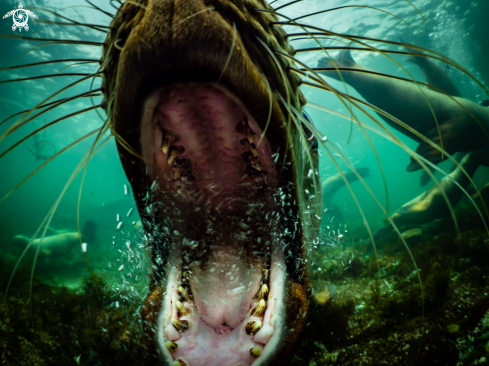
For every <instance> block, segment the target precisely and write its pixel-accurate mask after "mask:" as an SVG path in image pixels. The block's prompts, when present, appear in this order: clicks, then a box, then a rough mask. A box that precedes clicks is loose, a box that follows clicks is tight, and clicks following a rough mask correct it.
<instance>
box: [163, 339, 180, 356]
mask: <svg viewBox="0 0 489 366" xmlns="http://www.w3.org/2000/svg"><path fill="white" fill-rule="evenodd" d="M165 347H166V348H167V349H168V351H170V352H171V353H173V352H176V351H177V349H178V344H176V343H175V342H172V341H169V340H166V341H165Z"/></svg>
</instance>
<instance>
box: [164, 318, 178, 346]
mask: <svg viewBox="0 0 489 366" xmlns="http://www.w3.org/2000/svg"><path fill="white" fill-rule="evenodd" d="M163 334H164V335H165V338H166V339H168V340H170V341H173V342H175V341H178V340H179V339H180V338H182V335H181V334H180V333H178V331H177V330H176V329H175V327H174V326H173V325H172V323H171V322H170V323H169V324H168V325H167V326H166V327H165V330H164V332H163Z"/></svg>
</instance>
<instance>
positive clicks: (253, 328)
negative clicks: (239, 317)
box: [245, 320, 263, 357]
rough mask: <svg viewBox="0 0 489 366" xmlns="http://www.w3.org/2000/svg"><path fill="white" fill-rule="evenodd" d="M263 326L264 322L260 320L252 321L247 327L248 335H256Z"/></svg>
mask: <svg viewBox="0 0 489 366" xmlns="http://www.w3.org/2000/svg"><path fill="white" fill-rule="evenodd" d="M262 326H263V324H262V322H261V321H259V320H250V321H249V322H248V323H246V325H245V332H246V334H248V335H255V334H256V333H258V331H259V330H260V329H261V327H262ZM257 357H258V356H257Z"/></svg>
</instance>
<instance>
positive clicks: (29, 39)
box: [0, 34, 104, 47]
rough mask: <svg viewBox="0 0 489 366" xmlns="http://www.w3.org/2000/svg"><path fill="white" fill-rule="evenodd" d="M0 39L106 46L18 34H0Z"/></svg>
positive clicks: (91, 42) (100, 43) (97, 43)
mask: <svg viewBox="0 0 489 366" xmlns="http://www.w3.org/2000/svg"><path fill="white" fill-rule="evenodd" d="M0 38H13V39H22V40H24V41H35V42H50V43H53V44H81V45H85V46H97V47H102V46H103V45H104V44H103V42H93V41H78V40H73V39H56V38H36V37H26V36H18V35H16V34H0Z"/></svg>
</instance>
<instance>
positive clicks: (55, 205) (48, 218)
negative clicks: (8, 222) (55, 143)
mask: <svg viewBox="0 0 489 366" xmlns="http://www.w3.org/2000/svg"><path fill="white" fill-rule="evenodd" d="M110 137H111V136H108V137H107V138H106V139H105V140H104V141H102V143H100V145H99V146H98V147H97V151H98V150H99V149H100V148H101V147H102V146H103V145H104V144H105V143H106V142H107V141H108V140H109V139H110ZM87 155H88V154H85V156H84V157H83V158H82V160H81V161H80V162H79V163H78V165H77V166H76V168H75V170H74V171H73V173H72V174H71V176H70V178H69V179H68V181H67V182H66V184H65V186H64V188H63V190H62V191H61V193H60V195H59V196H58V198H57V199H56V201H55V203H54V204H53V206H52V207H51V209H50V210H49V213H48V215H47V216H46V218H47V222H46V225H45V227H44V231H43V233H42V235H41V238H40V240H39V244H38V246H37V250H36V254H35V256H34V262H33V264H32V270H31V277H30V282H29V303H30V304H29V305H30V310H31V316H32V323H33V324H34V310H33V304H32V287H33V286H32V285H33V283H34V272H35V269H36V262H37V259H38V257H39V252H40V250H41V245H42V241H43V240H44V237H45V236H46V232H47V230H48V227H49V225H50V224H51V220H52V219H53V216H54V214H55V213H56V210H57V208H58V206H59V203H60V202H61V199H62V198H63V196H64V195H65V193H66V191H67V189H68V187H69V186H70V185H71V183H72V182H73V180H74V179H75V178H76V176H77V175H78V174H79V173H80V171H81V169H82V168H83V166H84V163H85V160H86V159H87V157H86V156H87ZM84 257H85V256H84ZM87 264H88V262H87ZM88 270H89V271H90V274H91V275H92V276H93V272H92V270H91V268H90V266H89V267H88Z"/></svg>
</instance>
